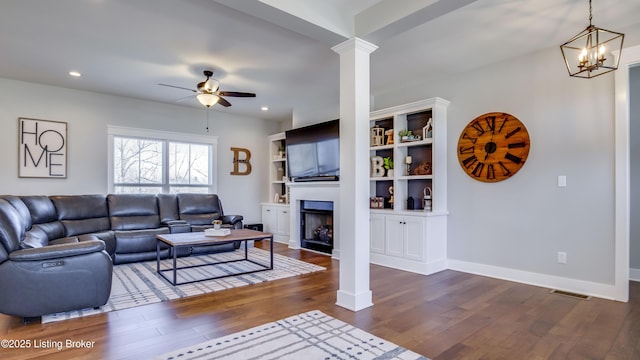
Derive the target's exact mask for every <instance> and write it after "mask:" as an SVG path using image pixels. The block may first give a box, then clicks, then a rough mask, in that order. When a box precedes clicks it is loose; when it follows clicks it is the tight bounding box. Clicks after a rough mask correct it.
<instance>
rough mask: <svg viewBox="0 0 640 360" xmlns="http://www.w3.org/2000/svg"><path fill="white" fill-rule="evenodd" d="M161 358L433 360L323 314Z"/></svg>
mask: <svg viewBox="0 0 640 360" xmlns="http://www.w3.org/2000/svg"><path fill="white" fill-rule="evenodd" d="M156 359H158V360H159V359H164V360H174V359H175V360H177V359H180V360H183V359H224V360H235V359H238V360H250V359H255V360H282V359H291V360H300V359H304V360H315V359H327V360H328V359H362V360H365V359H380V360H382V359H402V360H409V359H421V360H428V359H427V358H426V357H424V356H422V355H420V354H417V353H415V352H412V351H409V350H407V349H405V348H403V347H400V346H398V345H396V344H394V343H391V342H389V341H386V340H384V339H381V338H379V337H376V336H374V335H372V334H370V333H368V332H366V331H363V330H360V329H358V328H356V327H353V326H351V325H349V324H347V323H345V322H342V321H340V320H338V319H334V318H332V317H331V316H328V315H326V314H324V313H322V312H321V311H318V310H313V311H309V312H306V313H303V314H299V315H294V316H291V317H288V318H286V319H283V320H278V321H276V322H272V323H269V324H264V325H260V326H256V327H254V328H251V329H249V330H245V331H241V332H238V333H235V334H231V335H227V336H224V337H221V338H218V339H214V340H210V341H207V342H203V343H200V344H197V345H194V346H190V347H186V348H184V349H181V350H178V351H174V352H170V353H167V354H164V355H161V356H159V357H157V358H156Z"/></svg>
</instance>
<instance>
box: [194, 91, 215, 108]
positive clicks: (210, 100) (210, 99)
mask: <svg viewBox="0 0 640 360" xmlns="http://www.w3.org/2000/svg"><path fill="white" fill-rule="evenodd" d="M196 99H198V101H200V104H202V105H204V106H206V107H208V108H210V107H212V106H213V105H215V104H216V103H217V102H218V100H220V97H219V96H218V95H215V94H208V93H202V94H198V95H197V96H196Z"/></svg>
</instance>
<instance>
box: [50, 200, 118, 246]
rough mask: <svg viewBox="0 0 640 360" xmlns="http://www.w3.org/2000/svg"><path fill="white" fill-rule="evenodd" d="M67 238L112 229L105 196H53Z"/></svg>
mask: <svg viewBox="0 0 640 360" xmlns="http://www.w3.org/2000/svg"><path fill="white" fill-rule="evenodd" d="M50 199H51V201H52V202H53V204H54V205H55V207H56V210H57V212H58V218H59V219H60V221H61V222H62V225H64V228H65V235H66V236H75V235H79V234H86V233H92V232H99V231H104V230H109V229H110V224H109V217H108V216H109V211H108V209H107V200H106V196H104V195H64V196H59V195H57V196H51V197H50Z"/></svg>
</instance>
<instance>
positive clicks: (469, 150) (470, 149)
mask: <svg viewBox="0 0 640 360" xmlns="http://www.w3.org/2000/svg"><path fill="white" fill-rule="evenodd" d="M470 153H473V145H471V146H469V147H461V148H460V154H470Z"/></svg>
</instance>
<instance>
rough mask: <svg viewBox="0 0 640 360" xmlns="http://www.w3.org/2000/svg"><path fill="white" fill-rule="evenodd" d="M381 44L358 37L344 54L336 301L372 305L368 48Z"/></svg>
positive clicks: (350, 306)
mask: <svg viewBox="0 0 640 360" xmlns="http://www.w3.org/2000/svg"><path fill="white" fill-rule="evenodd" d="M377 48H378V47H377V46H375V45H373V44H371V43H368V42H366V41H364V40H362V39H358V38H353V39H350V40H347V41H345V42H343V43H341V44H338V45H336V46H334V47H333V48H332V49H333V51H335V52H337V53H338V54H340V204H339V207H340V210H339V213H340V229H339V237H340V288H339V289H338V294H337V302H336V304H337V305H339V306H342V307H344V308H347V309H349V310H352V311H359V310H362V309H364V308H367V307H369V306H372V305H373V302H372V294H371V290H370V288H369V110H370V109H369V96H370V90H369V76H370V74H369V54H371V53H372V52H373V51H374V50H376V49H377Z"/></svg>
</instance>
